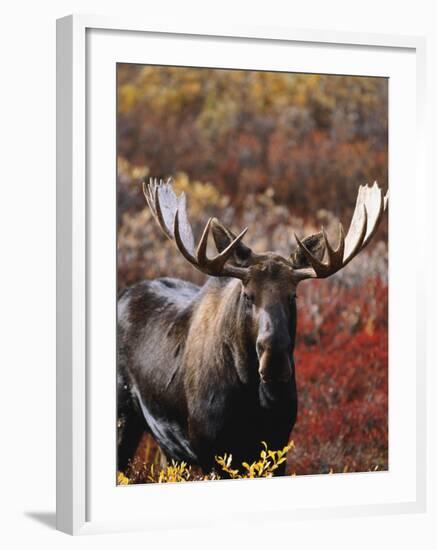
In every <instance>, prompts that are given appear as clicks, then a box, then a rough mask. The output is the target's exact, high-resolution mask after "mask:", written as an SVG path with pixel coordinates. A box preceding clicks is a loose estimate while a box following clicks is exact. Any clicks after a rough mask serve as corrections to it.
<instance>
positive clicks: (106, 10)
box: [0, 0, 437, 550]
mask: <svg viewBox="0 0 437 550" xmlns="http://www.w3.org/2000/svg"><path fill="white" fill-rule="evenodd" d="M196 4H197V6H198V8H199V9H196ZM433 4H435V3H434V2H432V1H429V2H427V1H424V0H416V1H415V2H403V3H402V4H401V2H399V1H397V2H396V1H394V0H386V1H385V2H383V1H381V0H378V1H375V0H366V2H352V1H350V0H349V1H342V0H328V1H326V0H325V1H324V0H309V1H307V2H304V1H300V2H292V1H290V0H289V1H286V2H281V1H279V0H269V1H268V2H265V1H258V0H251V1H245V2H242V1H240V2H237V1H236V0H233V1H228V0H221V1H220V2H215V3H208V2H195V1H194V0H182V1H179V2H177V1H176V0H174V1H168V2H166V1H163V0H161V2H160V3H158V2H157V1H155V2H147V1H144V0H143V1H134V0H123V2H116V1H114V0H106V1H97V0H87V1H72V0H71V1H66V0H58V1H56V2H55V1H53V2H49V1H47V0H42V1H41V0H40V1H38V2H30V1H20V0H16V1H15V2H14V3H12V2H10V3H8V4H3V8H2V14H1V15H2V17H1V22H2V25H1V32H0V40H1V50H0V51H1V58H2V61H1V65H0V75H1V77H2V78H1V86H0V90H1V91H0V94H1V101H0V129H1V139H2V143H1V148H0V152H1V156H0V158H1V159H2V162H1V169H0V177H1V184H0V185H1V187H0V189H1V195H0V208H1V212H0V224H1V227H0V235H1V243H2V244H1V248H0V253H1V256H0V257H1V262H0V277H1V285H0V289H1V291H2V299H1V302H0V319H1V323H2V328H3V330H2V335H3V338H2V356H1V357H2V361H1V371H0V372H1V375H0V406H1V411H0V414H1V416H0V418H1V424H2V428H1V431H0V438H1V439H0V441H1V444H0V449H1V451H0V466H1V469H0V502H1V510H0V525H1V528H0V544H2V545H3V547H4V548H15V547H21V546H23V545H29V546H30V545H32V547H36V548H42V547H44V548H46V549H50V548H58V547H61V548H63V547H64V546H65V547H70V546H78V547H79V546H80V547H86V548H88V547H89V548H91V547H92V545H94V544H105V545H106V546H107V548H113V547H114V548H115V547H118V546H119V545H120V544H123V545H125V546H126V545H129V544H133V545H135V546H139V547H148V548H151V547H152V545H155V544H156V545H158V544H159V546H160V548H167V547H169V548H170V547H173V546H175V545H178V546H180V547H183V548H184V547H187V548H188V547H190V548H202V547H203V546H208V547H212V548H219V547H220V548H226V547H228V548H234V547H237V545H244V546H253V547H254V548H261V547H266V546H269V545H272V546H276V547H277V548H279V547H281V548H290V547H292V546H299V547H302V548H316V547H317V548H322V547H323V548H354V549H361V548H363V549H364V548H366V550H368V549H372V548H384V547H385V546H387V545H390V546H393V547H396V548H404V547H405V548H406V547H415V548H421V549H427V548H431V547H434V548H435V547H437V537H436V528H435V527H433V526H432V521H434V524H436V522H437V514H436V507H437V506H436V504H437V503H436V486H435V482H436V476H435V473H434V472H433V471H431V484H432V486H431V487H430V488H431V489H432V491H431V492H432V494H431V502H430V512H429V513H428V514H426V515H420V516H404V517H385V518H384V517H379V518H374V519H371V520H369V521H365V522H364V521H363V520H342V521H340V520H335V521H329V522H328V521H319V522H316V523H308V522H299V523H289V524H287V525H283V524H276V525H264V526H263V525H260V526H257V527H250V528H247V527H242V528H241V529H239V530H238V531H237V530H228V529H226V528H224V529H223V531H222V532H215V533H213V534H211V533H206V532H204V531H196V532H189V531H184V532H182V533H181V532H168V533H164V534H163V533H155V534H153V535H145V534H132V535H113V536H101V537H98V538H95V537H93V538H81V539H72V538H69V537H67V536H66V535H62V534H59V533H57V532H55V531H53V529H50V528H49V527H48V526H47V525H46V523H53V521H54V520H53V518H52V514H53V512H54V496H55V486H54V468H55V462H54V453H55V447H54V434H55V415H54V411H55V395H54V389H55V349H54V345H55V335H54V330H55V300H54V297H55V288H54V287H55V273H54V271H55V178H54V175H55V71H54V68H55V19H56V18H57V17H60V16H63V15H66V14H68V13H71V12H82V13H97V14H112V15H114V14H125V15H126V14H127V13H129V14H131V13H141V14H142V17H143V18H144V16H148V17H149V16H150V18H151V19H153V20H155V19H156V20H158V21H159V20H161V21H162V20H166V19H169V18H171V19H174V20H175V21H178V22H180V24H181V28H182V26H183V23H184V22H189V21H190V20H192V19H193V18H196V19H197V20H198V21H202V20H204V21H208V20H209V19H211V18H213V19H214V21H215V22H216V23H217V24H219V23H222V24H223V25H224V26H226V25H231V24H232V23H234V22H235V23H239V24H243V23H245V24H248V23H253V24H254V25H257V24H263V25H273V26H278V25H279V26H286V25H289V26H291V27H294V28H296V27H302V28H310V29H311V28H313V29H322V28H328V29H336V30H353V31H363V32H383V33H404V34H420V35H423V34H428V40H429V43H428V48H429V50H428V67H429V68H430V71H429V81H428V98H429V111H428V120H429V141H428V153H431V152H432V153H434V155H433V156H435V150H436V143H435V139H433V141H432V138H433V135H435V131H436V130H437V75H436V67H437V30H436V22H437V18H436V14H435V13H434V11H433ZM431 69H432V71H431ZM432 148H433V149H432ZM433 156H432V155H429V159H430V161H431V162H429V178H430V182H431V177H432V176H434V179H435V176H436V169H435V167H434V163H432V160H433ZM433 198H434V202H433V201H432V200H431V197H429V198H428V200H427V206H428V212H429V214H430V220H432V219H433V217H432V216H433V215H434V212H433V210H434V208H433V206H432V205H433V204H435V191H434V190H433ZM430 243H431V240H430ZM430 246H431V245H430ZM434 249H435V247H434ZM409 255H410V257H411V251H409ZM434 266H435V262H434ZM430 279H431V278H430ZM435 306H436V299H435V296H433V295H432V289H430V290H429V308H430V311H431V310H432V309H434V310H435V309H436V307H435ZM432 317H433V328H434V329H435V328H436V323H435V319H436V315H435V314H433V315H432ZM434 332H435V330H434ZM431 334H432V333H431ZM430 340H431V338H430ZM431 343H432V342H430V344H429V346H428V347H429V365H430V366H431V365H437V361H436V359H437V357H436V353H435V352H434V353H432V354H431ZM428 387H429V389H430V392H429V393H430V402H431V403H430V407H431V413H432V416H433V418H434V419H435V418H436V414H435V413H436V406H435V401H436V399H435V397H434V394H435V391H436V389H435V388H436V376H435V373H434V372H432V371H430V372H429V377H428ZM432 388H433V389H432ZM428 428H429V432H430V435H432V439H431V440H430V443H431V444H430V460H429V463H430V465H431V470H432V469H433V465H435V463H436V456H437V455H436V438H435V432H436V431H437V430H436V428H435V425H434V426H431V427H428ZM35 517H37V518H39V519H40V520H41V519H42V520H43V521H42V522H41V521H38V519H35ZM6 538H8V539H9V542H8V543H6V545H5V544H4V543H5V539H6Z"/></svg>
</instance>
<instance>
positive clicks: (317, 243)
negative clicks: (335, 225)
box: [290, 232, 325, 269]
mask: <svg viewBox="0 0 437 550" xmlns="http://www.w3.org/2000/svg"><path fill="white" fill-rule="evenodd" d="M302 243H303V244H304V245H305V246H306V248H307V249H308V250H309V251H310V252H311V254H312V255H313V256H315V257H316V258H317V259H318V260H320V261H322V260H323V256H324V254H325V242H324V239H323V233H322V232H320V233H314V235H309V236H308V237H305V238H304V239H302ZM290 262H291V264H292V266H293V267H294V269H301V268H304V267H311V264H310V263H309V261H308V260H307V258H306V257H305V255H304V253H303V252H302V250H301V249H300V248H299V247H298V248H296V250H295V251H294V252H292V253H291V254H290Z"/></svg>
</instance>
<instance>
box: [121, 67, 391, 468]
mask: <svg viewBox="0 0 437 550" xmlns="http://www.w3.org/2000/svg"><path fill="white" fill-rule="evenodd" d="M117 91H118V95H117V98H118V110H117V154H118V162H117V219H118V286H119V289H122V288H124V287H125V286H128V285H131V284H134V283H135V282H137V281H139V280H141V279H144V278H150V279H151V278H155V277H160V276H172V277H179V278H182V279H187V280H190V281H193V282H195V283H198V284H201V283H202V282H203V281H204V276H203V275H202V274H200V273H199V272H197V271H196V270H195V269H194V268H192V267H191V266H190V264H188V263H187V262H186V261H185V260H184V259H183V258H182V256H181V255H180V254H179V253H177V252H176V251H175V249H174V248H173V245H172V244H171V243H170V242H169V241H167V240H166V239H165V237H164V236H163V235H162V233H161V232H160V230H159V228H158V227H157V225H156V223H155V222H154V221H153V219H152V218H151V214H150V212H149V210H148V208H147V206H146V204H145V200H144V197H143V195H142V191H141V183H142V182H143V181H144V179H147V178H148V177H149V176H152V177H168V176H173V177H174V179H175V187H176V189H177V190H179V191H185V192H186V194H187V195H188V209H189V216H190V220H191V223H192V226H193V229H194V234H195V236H196V237H197V238H198V237H199V236H200V233H201V231H202V229H203V227H204V224H205V223H206V221H207V219H208V217H210V216H217V217H218V218H219V219H220V220H221V221H222V222H224V223H225V224H227V225H228V226H230V227H231V229H233V230H234V231H240V230H241V229H242V228H243V227H246V226H248V227H249V231H248V233H247V236H246V238H245V242H246V243H247V244H248V245H249V246H251V247H252V248H253V249H254V250H255V251H256V252H259V251H263V250H275V251H278V252H281V253H282V254H284V255H289V254H290V252H291V251H292V250H294V249H295V246H296V245H295V242H294V239H293V232H296V233H297V234H298V235H300V236H305V235H308V234H310V233H313V232H315V231H318V230H319V229H320V226H321V225H323V226H324V227H325V228H326V229H327V232H328V235H330V236H331V237H332V238H333V241H334V242H335V238H336V235H337V233H336V229H337V224H338V221H339V220H341V221H342V222H343V224H344V225H345V228H347V226H348V223H349V221H350V218H351V215H352V212H353V208H354V205H355V199H356V194H357V189H358V186H359V185H360V184H365V183H372V182H373V181H374V180H377V181H378V182H379V184H380V185H382V187H383V188H384V190H385V189H386V188H387V184H388V181H387V178H388V175H387V173H388V135H387V128H388V82H387V80H386V79H383V78H373V77H355V76H354V77H349V76H333V75H314V74H287V73H273V72H254V71H236V70H217V69H197V68H182V67H158V66H143V65H130V64H118V66H117ZM387 276H388V271H387V216H386V217H385V218H384V220H383V222H382V223H381V226H380V227H379V229H378V232H377V234H376V235H375V237H374V239H373V241H372V242H371V244H370V245H369V246H368V247H367V248H366V250H365V251H363V252H362V253H361V254H360V255H359V256H358V257H357V258H355V259H354V260H353V261H352V262H351V264H349V265H348V266H347V267H346V268H345V269H344V270H342V271H341V272H340V273H339V274H336V275H335V276H333V277H332V278H330V279H328V280H322V281H306V282H303V283H301V285H300V286H299V292H298V336H297V341H296V352H295V359H296V373H297V383H298V395H299V416H298V421H297V423H296V427H295V429H294V431H293V434H292V439H293V440H294V442H295V447H294V449H292V451H290V453H289V457H288V462H287V465H288V466H287V471H288V473H296V474H316V473H329V472H344V471H368V470H385V469H387V468H388V395H387V389H388V350H387V334H388V332H387V321H388V311H387V304H388V288H387V284H388V281H387ZM138 457H139V459H140V460H143V461H146V462H147V463H152V462H155V463H156V462H157V459H158V453H157V449H156V446H155V444H154V442H153V441H152V440H151V439H150V438H149V437H147V436H145V438H144V440H143V443H142V445H141V449H140V450H139V454H138Z"/></svg>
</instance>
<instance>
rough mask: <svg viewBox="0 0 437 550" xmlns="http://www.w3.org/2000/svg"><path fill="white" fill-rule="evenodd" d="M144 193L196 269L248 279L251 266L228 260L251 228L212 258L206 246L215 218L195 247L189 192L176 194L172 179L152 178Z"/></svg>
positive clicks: (168, 232) (145, 186)
mask: <svg viewBox="0 0 437 550" xmlns="http://www.w3.org/2000/svg"><path fill="white" fill-rule="evenodd" d="M143 193H144V196H145V198H146V201H147V203H148V205H149V208H150V210H151V212H152V214H153V216H154V218H155V220H156V221H157V222H158V224H159V226H160V227H161V229H162V231H163V232H164V234H165V235H166V236H167V237H168V238H169V239H170V240H172V241H173V242H174V243H175V244H176V246H177V248H178V249H179V251H180V252H181V254H182V255H183V256H184V258H186V259H187V260H188V261H189V262H190V264H192V265H193V266H194V267H195V268H197V269H198V270H199V271H201V272H202V273H205V274H207V275H212V276H214V277H235V278H237V279H244V278H245V277H246V276H247V269H245V268H242V267H237V266H234V265H231V264H229V263H227V262H228V260H229V259H230V258H231V256H232V254H233V252H234V250H235V248H236V246H237V245H238V243H239V242H240V241H241V239H242V238H243V237H244V235H245V234H246V231H247V227H246V229H244V230H243V231H242V232H241V233H240V234H239V235H238V236H237V237H236V238H235V239H234V240H233V241H232V242H230V244H229V245H228V246H227V247H226V248H225V249H224V250H222V251H221V252H220V253H219V254H217V255H216V256H215V257H214V258H208V256H207V252H206V249H207V245H208V235H209V231H210V227H211V222H212V221H213V218H210V219H209V220H208V222H207V224H206V226H205V229H204V230H203V233H202V236H201V238H200V241H199V244H198V245H197V248H196V249H195V248H194V247H195V245H194V237H193V231H192V229H191V225H190V223H189V221H188V216H187V206H186V197H185V193H182V194H180V195H179V196H177V195H176V194H175V192H174V191H173V188H172V180H171V178H170V179H168V180H167V181H166V182H164V181H163V180H159V181H158V180H157V179H156V178H155V179H153V178H150V180H149V183H148V184H146V183H145V182H144V183H143Z"/></svg>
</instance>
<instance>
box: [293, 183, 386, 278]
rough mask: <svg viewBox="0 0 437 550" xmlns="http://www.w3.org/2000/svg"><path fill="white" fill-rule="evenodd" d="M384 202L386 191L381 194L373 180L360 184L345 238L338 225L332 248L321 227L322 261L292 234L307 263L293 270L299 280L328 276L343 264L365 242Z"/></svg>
mask: <svg viewBox="0 0 437 550" xmlns="http://www.w3.org/2000/svg"><path fill="white" fill-rule="evenodd" d="M387 202H388V194H387V195H386V196H385V197H384V196H383V194H382V189H381V188H380V187H379V185H378V184H377V183H376V182H374V184H373V185H372V186H371V187H369V186H368V185H367V184H366V185H364V186H363V185H360V187H359V189H358V196H357V202H356V204H355V210H354V213H353V216H352V220H351V224H350V227H349V231H348V233H347V235H346V238H345V236H344V230H343V226H342V225H341V224H340V225H339V237H338V244H337V247H336V248H333V247H332V246H331V244H330V242H329V241H328V238H327V236H326V233H325V230H324V229H323V228H322V239H323V244H324V248H325V253H324V260H326V261H323V260H320V259H318V258H316V257H315V256H314V255H313V254H312V253H311V252H310V250H309V249H308V248H307V246H306V245H305V243H304V242H302V241H301V240H300V239H299V238H298V236H297V235H296V234H295V238H296V242H297V244H298V247H299V249H300V250H301V252H302V253H303V255H304V256H305V258H306V259H307V260H308V263H309V264H310V266H311V267H305V268H301V269H295V274H296V276H297V277H298V278H299V280H302V279H308V278H319V279H320V278H325V277H329V276H330V275H333V274H334V273H336V272H337V271H339V270H340V269H342V268H343V267H345V266H346V265H347V264H348V263H349V262H350V261H351V260H352V258H354V257H355V256H356V255H357V254H358V253H359V252H360V251H361V250H362V249H363V248H364V247H365V246H366V245H367V244H368V243H369V241H370V239H371V238H372V236H373V235H374V233H375V231H376V229H377V227H378V224H379V222H380V221H381V218H382V215H383V213H384V211H385V210H386V208H387Z"/></svg>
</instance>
